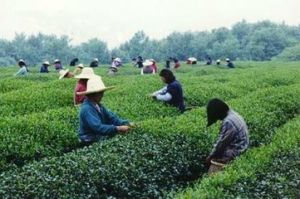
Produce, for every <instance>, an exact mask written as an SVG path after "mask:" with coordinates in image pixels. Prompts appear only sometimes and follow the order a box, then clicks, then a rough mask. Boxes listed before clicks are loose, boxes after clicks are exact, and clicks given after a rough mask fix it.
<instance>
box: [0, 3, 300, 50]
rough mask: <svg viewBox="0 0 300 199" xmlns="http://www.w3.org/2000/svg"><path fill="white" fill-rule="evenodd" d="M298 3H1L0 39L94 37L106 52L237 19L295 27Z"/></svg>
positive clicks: (298, 17)
mask: <svg viewBox="0 0 300 199" xmlns="http://www.w3.org/2000/svg"><path fill="white" fill-rule="evenodd" d="M299 8H300V0H106V1H104V0H0V9H1V12H0V38H6V39H12V38H13V37H14V35H15V33H16V32H18V33H20V32H25V33H26V34H34V33H37V32H43V33H45V34H56V35H63V34H66V35H68V36H70V38H72V43H73V44H78V43H80V42H84V41H87V40H88V39H90V38H94V37H97V38H99V39H101V40H103V41H105V42H107V44H108V46H109V47H110V48H112V47H116V46H118V45H119V44H121V43H123V42H124V41H126V40H128V39H129V38H131V37H132V36H133V34H134V33H135V32H137V31H138V30H144V31H145V33H146V34H147V35H148V36H150V38H156V39H161V38H163V37H165V36H167V35H168V34H170V33H171V32H173V31H180V32H184V31H189V30H191V31H203V30H211V29H213V28H219V27H221V26H225V27H228V28H230V27H231V26H232V25H233V24H234V23H236V22H238V21H241V20H242V19H245V20H247V21H248V22H257V21H261V20H265V19H269V20H271V21H274V22H283V21H284V22H285V23H286V24H289V25H299V24H300V12H299Z"/></svg>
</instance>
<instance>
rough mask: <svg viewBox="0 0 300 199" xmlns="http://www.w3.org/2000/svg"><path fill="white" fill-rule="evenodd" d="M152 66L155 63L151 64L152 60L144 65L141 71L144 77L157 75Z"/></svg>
mask: <svg viewBox="0 0 300 199" xmlns="http://www.w3.org/2000/svg"><path fill="white" fill-rule="evenodd" d="M152 65H153V62H151V61H150V60H148V59H147V60H146V61H145V62H144V63H143V66H144V67H143V68H142V69H141V75H144V74H155V70H154V68H153V67H152Z"/></svg>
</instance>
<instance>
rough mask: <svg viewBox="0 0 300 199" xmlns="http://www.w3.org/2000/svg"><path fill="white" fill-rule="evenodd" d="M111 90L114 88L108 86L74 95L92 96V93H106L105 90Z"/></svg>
mask: <svg viewBox="0 0 300 199" xmlns="http://www.w3.org/2000/svg"><path fill="white" fill-rule="evenodd" d="M113 88H115V87H114V86H109V87H105V88H102V89H97V90H93V91H83V92H77V93H76V94H77V95H88V94H92V93H99V92H104V91H107V90H111V89H113Z"/></svg>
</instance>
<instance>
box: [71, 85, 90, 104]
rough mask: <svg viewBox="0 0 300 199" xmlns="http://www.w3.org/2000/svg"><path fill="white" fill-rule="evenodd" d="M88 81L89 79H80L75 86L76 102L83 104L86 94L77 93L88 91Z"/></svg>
mask: <svg viewBox="0 0 300 199" xmlns="http://www.w3.org/2000/svg"><path fill="white" fill-rule="evenodd" d="M86 83H87V81H84V80H78V82H77V85H76V87H75V91H74V104H75V105H77V104H81V103H82V102H83V100H84V98H85V96H84V95H77V94H76V93H77V92H83V91H86Z"/></svg>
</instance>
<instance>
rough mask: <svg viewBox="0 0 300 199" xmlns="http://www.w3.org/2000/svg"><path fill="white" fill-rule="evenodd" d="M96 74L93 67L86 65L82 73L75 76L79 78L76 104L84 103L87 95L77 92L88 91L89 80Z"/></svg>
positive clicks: (75, 92)
mask: <svg viewBox="0 0 300 199" xmlns="http://www.w3.org/2000/svg"><path fill="white" fill-rule="evenodd" d="M94 75H95V74H94V70H93V68H91V67H85V68H83V69H82V72H81V74H80V75H77V76H75V78H76V79H78V82H77V84H76V87H75V91H74V105H78V104H81V103H83V100H84V98H85V96H84V95H77V92H83V91H86V86H87V81H88V80H89V79H90V78H91V77H93V76H94Z"/></svg>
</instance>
